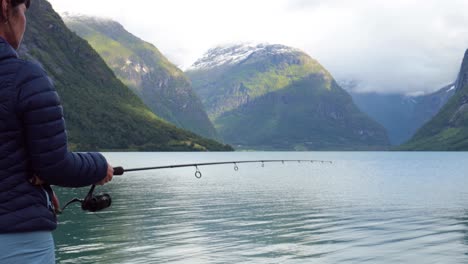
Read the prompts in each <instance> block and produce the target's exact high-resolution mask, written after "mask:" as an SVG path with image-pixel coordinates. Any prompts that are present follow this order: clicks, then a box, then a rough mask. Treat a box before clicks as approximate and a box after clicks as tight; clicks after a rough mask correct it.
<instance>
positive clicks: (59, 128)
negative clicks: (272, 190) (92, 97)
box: [0, 38, 107, 233]
mask: <svg viewBox="0 0 468 264" xmlns="http://www.w3.org/2000/svg"><path fill="white" fill-rule="evenodd" d="M106 173H107V162H106V160H105V158H104V157H103V156H102V155H101V154H99V153H73V152H69V151H68V149H67V135H66V132H65V124H64V120H63V113H62V106H61V104H60V100H59V97H58V95H57V92H56V91H55V89H54V87H53V85H52V82H51V80H50V79H49V78H48V77H47V75H46V73H45V72H44V70H43V69H41V68H40V67H39V66H38V65H36V64H34V63H31V62H27V61H24V60H21V59H19V58H18V55H17V53H16V52H15V50H14V49H13V48H12V47H11V46H10V45H9V44H8V43H7V42H6V41H5V40H3V39H1V38H0V233H12V232H27V231H45V230H53V229H55V228H56V226H57V224H56V218H55V215H54V213H53V212H52V210H51V208H50V207H49V206H48V204H49V201H48V200H47V195H46V193H45V191H44V189H43V188H42V187H37V186H33V185H32V184H31V183H29V179H30V178H31V177H32V176H33V175H34V174H35V175H38V176H39V177H40V178H41V179H42V180H44V181H45V182H47V183H48V184H51V185H59V186H65V187H82V186H87V185H91V184H94V183H96V182H98V181H100V180H101V179H103V178H104V177H105V176H106Z"/></svg>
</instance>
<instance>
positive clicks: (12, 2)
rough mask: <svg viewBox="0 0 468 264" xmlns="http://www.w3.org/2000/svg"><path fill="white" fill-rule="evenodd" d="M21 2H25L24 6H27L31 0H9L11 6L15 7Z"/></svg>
mask: <svg viewBox="0 0 468 264" xmlns="http://www.w3.org/2000/svg"><path fill="white" fill-rule="evenodd" d="M21 4H25V5H26V8H29V5H30V4H31V0H11V5H12V6H13V7H17V6H19V5H21Z"/></svg>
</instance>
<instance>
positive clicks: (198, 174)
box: [114, 160, 333, 179]
mask: <svg viewBox="0 0 468 264" xmlns="http://www.w3.org/2000/svg"><path fill="white" fill-rule="evenodd" d="M271 162H281V163H283V164H284V163H285V162H298V163H301V162H310V163H330V164H332V163H333V162H332V161H328V160H241V161H221V162H207V163H191V164H177V165H166V166H156V167H143V168H133V169H124V168H123V167H115V168H114V175H123V174H124V173H125V172H132V171H147V170H160V169H174V168H183V167H195V169H196V171H195V177H197V178H198V179H200V178H201V176H202V174H201V172H200V170H199V169H198V167H201V166H211V165H222V164H233V165H234V170H235V171H238V170H239V167H238V166H237V164H241V163H262V167H264V166H265V163H271Z"/></svg>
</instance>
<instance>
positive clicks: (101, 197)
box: [61, 185, 112, 212]
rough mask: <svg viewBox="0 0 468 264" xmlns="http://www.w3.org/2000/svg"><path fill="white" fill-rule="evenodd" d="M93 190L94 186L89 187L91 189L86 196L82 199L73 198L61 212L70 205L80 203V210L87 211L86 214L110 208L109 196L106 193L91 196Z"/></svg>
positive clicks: (110, 200)
mask: <svg viewBox="0 0 468 264" xmlns="http://www.w3.org/2000/svg"><path fill="white" fill-rule="evenodd" d="M94 188H96V185H93V186H91V189H90V190H89V192H88V194H87V195H86V197H85V198H84V199H78V198H75V199H73V200H71V201H69V202H68V203H67V204H66V205H65V206H64V207H63V208H62V210H61V211H63V210H65V208H66V207H67V206H68V205H70V204H72V203H81V209H82V210H83V211H88V212H97V211H101V210H103V209H106V208H108V207H109V206H111V204H112V199H111V197H110V195H109V194H107V193H100V194H98V195H94V194H93V192H94Z"/></svg>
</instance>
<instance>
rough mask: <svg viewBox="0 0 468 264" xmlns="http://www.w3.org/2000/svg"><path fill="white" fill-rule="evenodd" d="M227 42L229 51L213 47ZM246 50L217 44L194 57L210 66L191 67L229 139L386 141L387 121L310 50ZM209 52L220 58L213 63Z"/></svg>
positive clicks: (259, 144)
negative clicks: (372, 114)
mask: <svg viewBox="0 0 468 264" xmlns="http://www.w3.org/2000/svg"><path fill="white" fill-rule="evenodd" d="M222 50H228V53H229V54H228V56H223V54H210V52H213V51H215V52H218V51H222ZM237 50H239V52H238V53H236V52H235V51H237ZM245 50H246V49H245V48H241V49H239V46H237V47H236V46H234V48H232V46H229V47H227V48H222V47H221V48H220V47H218V48H216V49H211V50H210V51H208V52H207V53H206V54H205V55H204V57H203V58H201V59H200V60H198V63H195V65H197V64H198V65H199V64H200V62H203V64H204V65H207V67H204V68H202V67H192V68H195V69H196V70H190V71H187V72H186V73H187V75H188V76H189V77H190V78H191V80H192V84H193V87H194V89H195V90H196V91H197V93H198V94H199V95H200V97H201V98H202V101H203V103H204V104H205V107H206V109H207V112H208V115H209V116H210V118H211V119H212V120H213V123H214V124H215V127H216V128H217V129H218V132H219V133H220V135H221V136H222V137H223V139H224V140H225V141H226V142H229V143H230V144H233V145H235V146H236V147H238V148H243V149H244V148H245V149H249V148H254V149H267V150H275V149H281V150H317V149H322V150H324V149H328V150H331V149H333V150H338V149H348V150H351V149H385V148H386V147H387V146H388V139H387V136H386V134H385V131H384V129H383V127H382V126H380V125H379V124H377V123H376V122H374V121H373V120H371V119H370V118H368V117H367V116H366V115H365V114H363V113H362V112H360V111H359V110H358V108H357V107H356V106H355V105H354V104H353V102H352V99H351V97H350V96H349V94H347V93H346V91H344V90H343V89H342V88H341V87H339V85H338V84H337V83H336V81H335V80H334V79H333V77H332V76H331V74H330V73H329V72H328V71H327V70H326V69H325V68H323V66H321V65H320V64H319V63H318V62H317V61H316V60H314V59H312V58H311V57H310V56H309V55H307V54H306V53H304V52H302V51H300V50H298V49H295V48H289V47H287V46H284V45H278V44H277V45H265V44H258V45H255V46H253V47H252V46H250V47H247V50H248V51H247V52H245ZM218 57H222V58H224V57H228V58H230V57H234V58H240V59H237V60H230V59H227V60H217V59H216V58H218ZM210 58H214V61H216V62H215V63H213V64H210V63H209V59H210ZM218 61H222V63H218ZM224 61H225V62H226V63H224ZM233 61H234V63H232V62H233ZM212 65H216V66H215V67H212ZM353 121H354V122H353ZM354 123H355V124H354Z"/></svg>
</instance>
